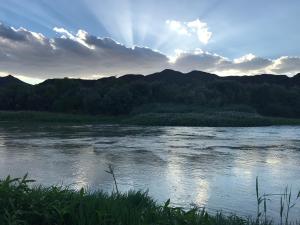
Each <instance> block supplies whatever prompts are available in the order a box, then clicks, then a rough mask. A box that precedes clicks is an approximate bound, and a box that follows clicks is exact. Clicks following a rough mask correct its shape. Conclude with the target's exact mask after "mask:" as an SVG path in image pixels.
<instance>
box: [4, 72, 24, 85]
mask: <svg viewBox="0 0 300 225" xmlns="http://www.w3.org/2000/svg"><path fill="white" fill-rule="evenodd" d="M15 85H28V84H27V83H25V82H23V81H21V80H19V79H18V78H16V77H14V76H12V75H8V76H5V77H0V87H5V86H15Z"/></svg>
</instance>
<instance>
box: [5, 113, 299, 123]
mask: <svg viewBox="0 0 300 225" xmlns="http://www.w3.org/2000/svg"><path fill="white" fill-rule="evenodd" d="M0 122H1V123H2V124H3V123H14V122H18V123H20V122H22V123H29V122H30V123H76V124H77V123H84V124H86V123H89V124H124V125H143V126H208V127H226V126H231V127H244V126H270V125H300V119H290V118H276V117H275V118H274V117H264V116H260V115H258V114H256V113H247V112H234V111H217V112H214V111H205V112H193V113H188V112H181V113H174V112H150V113H139V114H130V115H126V116H121V115H120V116H107V115H97V116H92V115H81V114H63V113H49V112H32V111H17V112H11V111H10V112H9V111H0Z"/></svg>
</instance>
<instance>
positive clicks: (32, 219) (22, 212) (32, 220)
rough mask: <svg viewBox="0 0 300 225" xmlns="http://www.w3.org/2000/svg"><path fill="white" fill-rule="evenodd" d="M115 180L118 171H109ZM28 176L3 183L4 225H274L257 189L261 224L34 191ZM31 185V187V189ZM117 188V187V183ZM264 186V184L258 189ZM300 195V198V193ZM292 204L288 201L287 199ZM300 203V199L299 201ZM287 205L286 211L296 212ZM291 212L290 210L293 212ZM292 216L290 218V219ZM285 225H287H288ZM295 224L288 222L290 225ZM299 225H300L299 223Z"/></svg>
mask: <svg viewBox="0 0 300 225" xmlns="http://www.w3.org/2000/svg"><path fill="white" fill-rule="evenodd" d="M107 172H109V173H112V174H113V170H109V171H107ZM32 182H34V181H33V180H30V179H28V177H27V176H24V177H23V178H16V179H12V178H11V177H9V176H8V177H7V178H6V179H5V180H2V181H0V224H1V225H2V224H3V225H13V224H14V225H54V224H56V225H98V224H99V225H272V224H274V223H273V222H272V221H269V220H268V219H267V217H264V218H263V216H262V215H263V212H266V207H265V209H264V210H263V212H261V211H260V210H261V209H260V205H261V204H262V203H263V202H264V201H265V200H264V199H266V197H267V196H266V195H260V194H259V191H258V185H257V200H258V216H257V219H256V220H250V219H246V218H242V217H239V216H236V215H227V216H225V215H223V214H222V213H217V214H215V215H209V214H208V213H207V212H206V211H205V209H201V208H197V207H194V208H191V209H189V210H184V209H182V208H180V207H172V206H171V205H170V200H168V201H166V202H165V203H164V204H157V203H156V202H155V201H154V200H153V199H152V198H151V197H149V196H148V194H147V192H140V191H136V192H134V191H130V192H128V193H119V192H113V193H111V194H107V193H103V192H101V191H97V192H88V191H86V190H84V189H81V190H79V191H75V190H71V189H69V188H65V187H58V186H51V187H47V188H46V187H42V186H33V185H32V184H31V183H32ZM30 184H31V185H30ZM115 184H116V185H117V183H115ZM257 184H258V183H257ZM299 194H300V193H299ZM282 196H283V197H284V196H286V197H288V198H290V195H289V194H288V192H287V195H285V194H283V195H282ZM298 197H299V195H298ZM289 202H291V201H287V202H286V204H284V206H283V207H287V206H288V205H289V207H291V204H290V203H289ZM289 210H290V209H289V208H287V210H286V211H287V212H288V211H289ZM285 215H286V214H285ZM282 224H283V223H282ZM289 224H291V223H290V222H289V221H288V219H287V220H286V222H285V223H284V225H289ZM294 224H295V225H297V224H299V223H294Z"/></svg>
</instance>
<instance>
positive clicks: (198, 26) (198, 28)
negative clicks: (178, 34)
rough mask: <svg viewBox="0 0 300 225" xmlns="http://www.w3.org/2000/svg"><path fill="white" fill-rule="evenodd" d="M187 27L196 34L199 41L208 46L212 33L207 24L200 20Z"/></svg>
mask: <svg viewBox="0 0 300 225" xmlns="http://www.w3.org/2000/svg"><path fill="white" fill-rule="evenodd" d="M187 26H188V27H189V28H190V29H191V31H192V32H195V33H196V34H197V36H198V39H199V41H200V42H202V43H203V44H207V43H208V41H209V40H210V38H211V36H212V32H209V31H208V27H207V24H206V23H204V22H201V21H200V20H199V19H197V20H194V21H191V22H188V23H187Z"/></svg>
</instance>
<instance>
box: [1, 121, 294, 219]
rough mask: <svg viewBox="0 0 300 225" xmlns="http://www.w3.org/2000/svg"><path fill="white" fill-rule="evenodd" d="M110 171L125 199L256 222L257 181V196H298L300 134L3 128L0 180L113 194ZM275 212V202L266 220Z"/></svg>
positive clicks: (277, 130)
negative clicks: (145, 193) (135, 196)
mask: <svg viewBox="0 0 300 225" xmlns="http://www.w3.org/2000/svg"><path fill="white" fill-rule="evenodd" d="M108 163H111V164H113V165H114V166H115V168H116V176H117V179H118V183H119V186H120V190H122V191H128V190H129V189H142V190H149V194H150V195H151V196H153V197H154V198H155V199H158V200H159V201H165V200H167V199H168V198H171V201H172V202H173V203H174V204H175V205H179V206H185V207H187V206H189V204H190V203H196V204H198V205H200V206H205V207H207V208H208V209H209V210H211V211H215V210H220V209H222V210H223V211H224V212H237V213H239V214H242V215H255V213H256V202H255V201H256V199H255V178H256V176H259V179H260V183H261V192H262V193H278V192H282V191H283V189H284V187H285V185H292V187H293V189H294V190H295V191H296V190H300V175H299V174H300V167H299V165H300V127H289V126H282V127H257V128H205V127H204V128H203V127H202V128H201V127H198V128H197V127H139V126H108V125H106V126H102V125H88V126H87V125H86V126H71V125H61V126H59V125H37V126H24V127H21V126H17V125H5V126H0V176H1V177H4V176H7V175H8V174H10V175H12V176H22V175H24V173H26V172H29V174H30V175H31V177H33V178H35V179H36V180H37V182H39V183H42V184H44V185H51V184H62V183H63V184H64V185H68V184H72V187H74V188H81V187H88V188H90V189H103V190H104V191H108V192H110V191H111V190H112V188H113V183H112V179H111V177H110V175H109V174H107V173H105V172H104V170H105V169H106V167H107V164H108ZM299 205H300V202H299ZM278 209H279V203H278V199H274V200H273V201H272V203H271V204H270V215H272V216H275V215H277V212H278ZM292 213H293V214H292V216H295V215H297V214H300V208H299V207H298V208H295V209H293V212H292Z"/></svg>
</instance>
